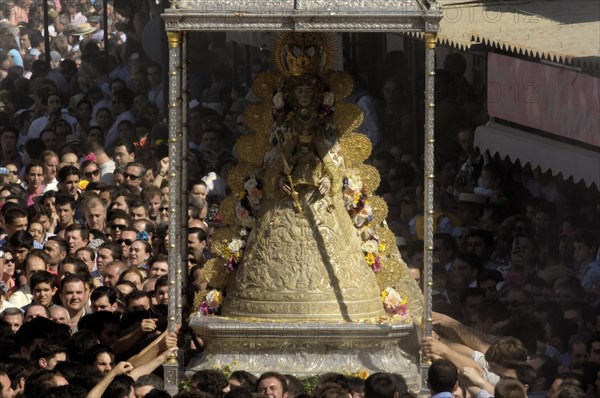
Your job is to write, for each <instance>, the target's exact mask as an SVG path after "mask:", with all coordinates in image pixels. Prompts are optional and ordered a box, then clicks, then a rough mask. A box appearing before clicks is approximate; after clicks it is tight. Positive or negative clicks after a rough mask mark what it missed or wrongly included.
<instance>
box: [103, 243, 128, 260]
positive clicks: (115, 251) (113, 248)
mask: <svg viewBox="0 0 600 398" xmlns="http://www.w3.org/2000/svg"><path fill="white" fill-rule="evenodd" d="M100 249H108V250H110V252H111V254H112V257H113V261H114V260H121V259H122V258H123V249H122V248H121V246H120V245H119V244H117V243H116V242H104V243H103V244H101V245H100V246H98V251H99V250H100Z"/></svg>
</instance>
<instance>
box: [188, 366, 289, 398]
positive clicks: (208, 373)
mask: <svg viewBox="0 0 600 398" xmlns="http://www.w3.org/2000/svg"><path fill="white" fill-rule="evenodd" d="M280 376H281V375H280ZM281 377H283V376H281ZM191 384H192V386H194V387H196V388H198V389H199V390H200V391H204V392H207V393H209V394H211V395H213V396H214V398H221V397H222V396H223V388H225V387H226V386H227V385H228V384H229V383H228V381H227V377H225V375H224V374H223V372H221V371H220V370H216V369H203V370H200V371H198V372H196V373H194V374H193V375H192V379H191ZM283 384H284V385H285V379H283Z"/></svg>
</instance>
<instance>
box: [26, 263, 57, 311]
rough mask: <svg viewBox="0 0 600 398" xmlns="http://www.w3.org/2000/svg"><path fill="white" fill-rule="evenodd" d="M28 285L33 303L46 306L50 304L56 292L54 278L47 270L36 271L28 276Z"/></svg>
mask: <svg viewBox="0 0 600 398" xmlns="http://www.w3.org/2000/svg"><path fill="white" fill-rule="evenodd" d="M29 286H30V288H31V293H32V294H33V303H34V304H37V305H41V306H44V307H46V308H48V307H50V306H51V305H52V298H53V297H54V294H55V293H56V290H57V287H56V279H55V276H54V275H52V274H51V273H50V272H48V271H36V272H34V273H33V274H32V275H31V278H29Z"/></svg>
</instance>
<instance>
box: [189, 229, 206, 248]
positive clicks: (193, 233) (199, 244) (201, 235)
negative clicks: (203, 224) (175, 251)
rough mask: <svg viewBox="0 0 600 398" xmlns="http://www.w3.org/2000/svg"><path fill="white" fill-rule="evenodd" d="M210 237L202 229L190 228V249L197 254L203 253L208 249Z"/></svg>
mask: <svg viewBox="0 0 600 398" xmlns="http://www.w3.org/2000/svg"><path fill="white" fill-rule="evenodd" d="M207 239H208V235H207V233H206V231H204V230H203V229H201V228H190V229H189V230H188V247H189V248H191V249H193V250H194V251H195V252H196V253H202V252H203V251H204V248H205V247H206V242H207Z"/></svg>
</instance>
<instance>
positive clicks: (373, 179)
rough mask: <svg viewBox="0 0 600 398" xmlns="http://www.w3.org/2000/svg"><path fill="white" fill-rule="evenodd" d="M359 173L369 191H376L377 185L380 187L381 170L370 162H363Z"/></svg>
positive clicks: (364, 186)
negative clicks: (369, 163)
mask: <svg viewBox="0 0 600 398" xmlns="http://www.w3.org/2000/svg"><path fill="white" fill-rule="evenodd" d="M358 175H360V180H361V181H362V184H363V188H364V189H366V190H367V192H368V193H371V192H375V190H376V189H377V187H379V183H381V177H380V176H379V171H377V169H376V168H375V167H373V166H370V165H368V164H361V165H360V166H359V167H358Z"/></svg>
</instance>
